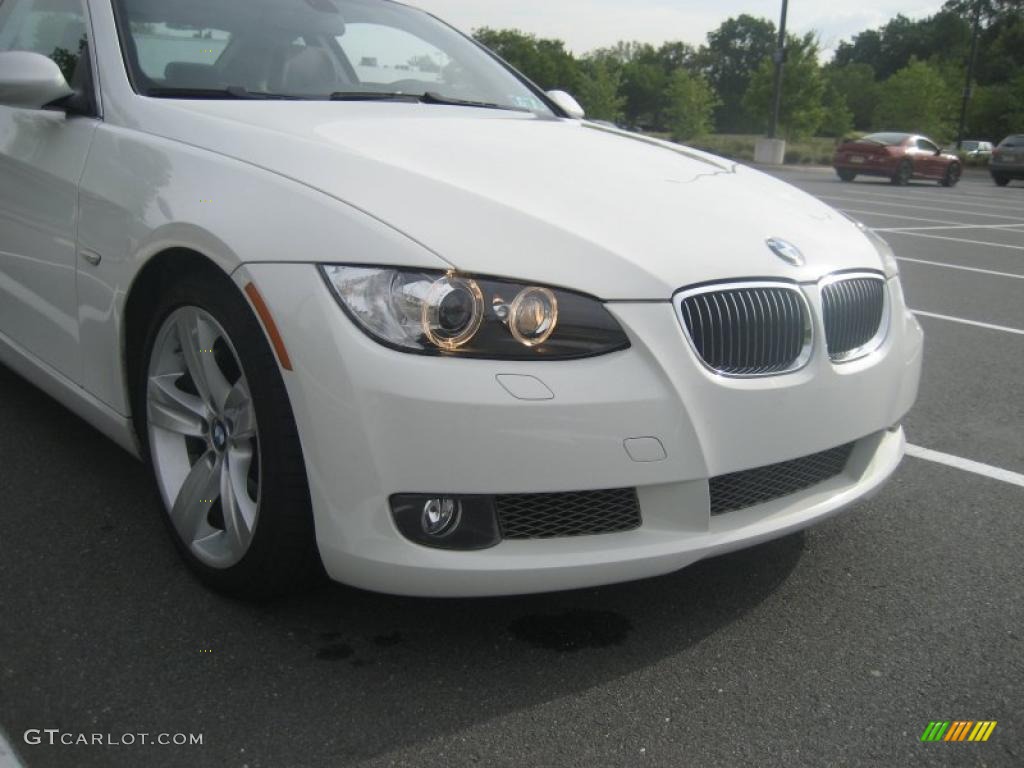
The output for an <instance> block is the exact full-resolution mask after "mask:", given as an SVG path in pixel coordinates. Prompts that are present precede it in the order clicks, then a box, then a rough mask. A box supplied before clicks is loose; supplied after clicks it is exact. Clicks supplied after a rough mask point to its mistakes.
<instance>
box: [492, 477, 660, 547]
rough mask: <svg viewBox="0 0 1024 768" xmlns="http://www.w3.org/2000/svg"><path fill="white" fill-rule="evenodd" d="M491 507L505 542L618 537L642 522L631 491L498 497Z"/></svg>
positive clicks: (618, 490) (616, 490)
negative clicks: (579, 537)
mask: <svg viewBox="0 0 1024 768" xmlns="http://www.w3.org/2000/svg"><path fill="white" fill-rule="evenodd" d="M495 504H496V506H497V510H498V526H499V527H500V529H501V535H502V537H503V538H505V539H553V538H558V537H562V536H592V535H595V534H600V533H620V532H622V531H632V530H633V529H635V528H639V527H640V524H641V522H642V521H641V519H640V502H639V501H637V497H636V489H635V488H619V489H615V490H610V491H579V492H574V493H529V494H518V495H507V496H498V497H497V498H496V499H495Z"/></svg>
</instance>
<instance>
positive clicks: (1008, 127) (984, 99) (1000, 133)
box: [967, 71, 1024, 141]
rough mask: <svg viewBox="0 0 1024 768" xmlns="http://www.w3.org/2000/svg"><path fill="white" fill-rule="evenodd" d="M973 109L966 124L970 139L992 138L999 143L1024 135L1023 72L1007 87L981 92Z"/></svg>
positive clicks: (976, 93)
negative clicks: (1006, 138)
mask: <svg viewBox="0 0 1024 768" xmlns="http://www.w3.org/2000/svg"><path fill="white" fill-rule="evenodd" d="M972 107H973V108H972V109H971V111H970V113H969V114H968V122H967V132H968V134H969V135H970V136H971V137H974V136H990V137H992V139H993V140H994V141H999V140H1001V139H1002V138H1004V137H1005V136H1008V135H1009V134H1011V133H1021V132H1022V131H1024V71H1022V72H1021V73H1020V74H1019V75H1017V76H1016V77H1015V78H1014V79H1013V80H1011V81H1010V82H1008V83H1000V84H998V85H985V86H982V87H980V88H978V89H977V90H976V91H975V95H974V102H973V104H972Z"/></svg>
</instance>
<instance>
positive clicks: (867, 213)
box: [839, 207, 971, 227]
mask: <svg viewBox="0 0 1024 768" xmlns="http://www.w3.org/2000/svg"><path fill="white" fill-rule="evenodd" d="M839 210H840V211H842V212H843V213H859V214H862V215H864V216H881V217H882V218H884V219H903V220H904V221H926V222H928V223H929V224H947V225H950V224H951V225H953V226H957V227H969V226H970V225H971V224H970V222H968V221H944V220H943V219H925V218H922V217H921V216H907V215H906V214H900V213H879V212H878V211H860V210H857V209H856V208H842V207H840V208H839Z"/></svg>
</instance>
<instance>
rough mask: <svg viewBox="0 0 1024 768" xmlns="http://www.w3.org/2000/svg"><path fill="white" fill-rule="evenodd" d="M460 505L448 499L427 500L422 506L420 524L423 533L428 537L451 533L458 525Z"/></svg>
mask: <svg viewBox="0 0 1024 768" xmlns="http://www.w3.org/2000/svg"><path fill="white" fill-rule="evenodd" d="M461 512H462V505H461V504H459V502H458V501H457V500H455V499H452V498H450V497H447V496H445V497H442V498H438V499H428V500H427V501H426V502H425V503H424V504H423V517H422V518H421V520H420V522H421V524H422V525H423V532H424V533H425V534H427V535H428V536H444V535H445V534H446V533H451V531H452V529H453V528H455V526H457V525H458V524H459V516H460V514H461Z"/></svg>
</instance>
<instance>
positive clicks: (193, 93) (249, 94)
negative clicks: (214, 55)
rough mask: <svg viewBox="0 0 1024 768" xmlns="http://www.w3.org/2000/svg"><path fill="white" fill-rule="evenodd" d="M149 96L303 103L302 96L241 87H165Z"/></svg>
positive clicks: (150, 90)
mask: <svg viewBox="0 0 1024 768" xmlns="http://www.w3.org/2000/svg"><path fill="white" fill-rule="evenodd" d="M146 95H147V96H154V97H156V98H161V99H241V100H255V101H261V100H262V101H269V100H272V99H282V100H288V101H301V100H302V99H303V97H302V96H289V95H288V94H284V93H268V92H266V91H249V90H246V89H245V88H243V87H242V86H240V85H229V86H228V87H227V88H169V87H165V86H161V87H157V88H150V89H149V90H148V91H146Z"/></svg>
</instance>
